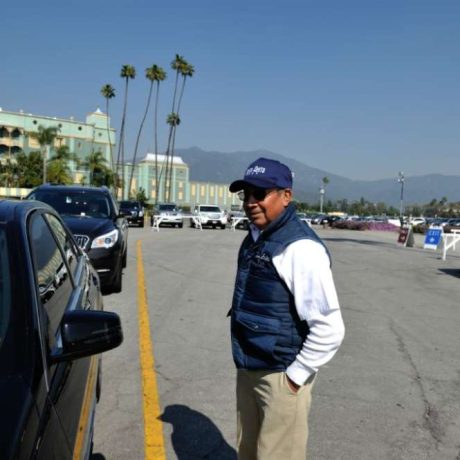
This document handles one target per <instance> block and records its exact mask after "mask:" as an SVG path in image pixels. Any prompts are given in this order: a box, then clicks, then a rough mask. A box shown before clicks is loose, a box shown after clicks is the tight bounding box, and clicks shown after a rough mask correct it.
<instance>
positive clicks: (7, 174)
mask: <svg viewBox="0 0 460 460" xmlns="http://www.w3.org/2000/svg"><path fill="white" fill-rule="evenodd" d="M18 178H19V174H18V165H17V163H16V162H14V161H11V160H10V159H9V158H8V159H7V160H6V161H5V163H3V164H1V163H0V184H2V185H3V187H14V186H17V184H18Z"/></svg>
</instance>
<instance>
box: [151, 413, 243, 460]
mask: <svg viewBox="0 0 460 460" xmlns="http://www.w3.org/2000/svg"><path fill="white" fill-rule="evenodd" d="M159 418H160V419H161V420H162V421H163V422H166V423H170V424H171V425H172V426H173V433H172V435H171V441H172V445H173V447H174V452H175V453H176V455H177V458H178V460H192V459H209V460H236V451H235V449H233V448H232V447H230V446H229V445H228V443H227V442H226V441H225V439H224V437H223V436H222V433H221V432H220V431H219V429H218V428H217V426H216V425H215V424H214V423H213V422H212V421H211V419H209V418H208V417H206V415H203V414H202V413H200V412H197V411H195V410H193V409H190V408H189V407H187V406H183V405H180V404H173V405H171V406H167V407H166V408H165V410H164V412H163V414H162V415H160V417H159Z"/></svg>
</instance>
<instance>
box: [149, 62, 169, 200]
mask: <svg viewBox="0 0 460 460" xmlns="http://www.w3.org/2000/svg"><path fill="white" fill-rule="evenodd" d="M152 74H153V78H154V81H156V83H157V90H156V94H155V117H154V133H155V134H154V136H155V203H158V193H159V191H160V184H159V183H158V181H159V174H158V96H159V93H160V82H161V81H163V80H165V79H166V72H165V71H164V70H163V69H162V68H161V67H158V66H156V65H153V66H152Z"/></svg>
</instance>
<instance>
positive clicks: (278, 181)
mask: <svg viewBox="0 0 460 460" xmlns="http://www.w3.org/2000/svg"><path fill="white" fill-rule="evenodd" d="M248 186H252V187H259V188H264V189H268V188H292V172H291V170H290V169H289V168H288V167H287V166H286V165H285V164H283V163H281V162H279V161H277V160H270V159H269V158H259V159H258V160H256V161H254V162H252V163H251V164H250V165H249V166H248V169H247V170H246V173H245V174H244V177H243V179H241V180H236V181H234V182H232V183H231V184H230V188H229V189H230V192H232V193H235V192H239V191H240V190H243V189H244V188H245V187H248Z"/></svg>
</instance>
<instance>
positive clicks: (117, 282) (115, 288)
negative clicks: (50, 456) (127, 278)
mask: <svg viewBox="0 0 460 460" xmlns="http://www.w3.org/2000/svg"><path fill="white" fill-rule="evenodd" d="M121 272H122V269H121V267H120V268H119V270H118V272H117V274H116V276H115V279H114V280H113V283H112V286H111V288H112V292H121V285H122V281H121V275H122V273H121Z"/></svg>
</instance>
